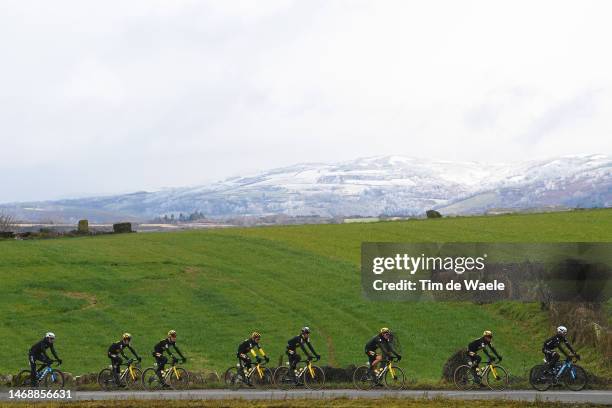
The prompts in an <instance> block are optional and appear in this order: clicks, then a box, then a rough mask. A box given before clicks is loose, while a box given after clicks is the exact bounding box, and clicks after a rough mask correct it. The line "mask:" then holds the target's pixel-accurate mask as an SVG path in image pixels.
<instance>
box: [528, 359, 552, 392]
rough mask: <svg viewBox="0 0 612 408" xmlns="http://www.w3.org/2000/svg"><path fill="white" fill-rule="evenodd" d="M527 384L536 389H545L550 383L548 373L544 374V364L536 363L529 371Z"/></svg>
mask: <svg viewBox="0 0 612 408" xmlns="http://www.w3.org/2000/svg"><path fill="white" fill-rule="evenodd" d="M529 384H531V386H532V387H533V388H534V389H535V390H537V391H546V390H547V389H549V388H550V386H551V385H552V383H551V377H550V375H547V374H546V366H545V365H544V364H538V365H536V366H533V367H532V368H531V370H530V371H529Z"/></svg>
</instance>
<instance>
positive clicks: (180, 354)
mask: <svg viewBox="0 0 612 408" xmlns="http://www.w3.org/2000/svg"><path fill="white" fill-rule="evenodd" d="M173 347H174V349H175V350H176V352H177V353H178V355H179V356H181V358H182V359H183V360H184V359H185V356H183V353H181V350H179V348H178V347H177V346H176V343H174V344H173ZM168 352H170V349H168ZM171 354H172V353H171ZM173 357H174V356H173Z"/></svg>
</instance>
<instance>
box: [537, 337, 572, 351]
mask: <svg viewBox="0 0 612 408" xmlns="http://www.w3.org/2000/svg"><path fill="white" fill-rule="evenodd" d="M561 343H563V344H564V345H565V346H566V347H567V348H568V349H569V351H571V352H572V353H574V349H573V348H572V345H571V344H570V342H569V341H567V338H566V337H565V336H561V335H558V334H555V335H554V336H552V337H551V338H549V339H547V340H546V341H545V342H544V346H543V347H542V349H544V350H549V351H550V350H554V349H556V348H558V347H559V346H560V345H561Z"/></svg>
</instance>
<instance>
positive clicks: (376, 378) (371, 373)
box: [353, 358, 406, 390]
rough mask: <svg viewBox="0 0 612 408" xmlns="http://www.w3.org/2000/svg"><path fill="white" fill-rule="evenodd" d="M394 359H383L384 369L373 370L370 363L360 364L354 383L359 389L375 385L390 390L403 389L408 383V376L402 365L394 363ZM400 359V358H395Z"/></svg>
mask: <svg viewBox="0 0 612 408" xmlns="http://www.w3.org/2000/svg"><path fill="white" fill-rule="evenodd" d="M393 361H394V359H393V358H388V359H386V360H384V361H381V362H380V364H383V368H382V369H380V368H379V369H377V370H373V369H372V368H371V367H370V363H367V364H365V365H362V366H359V367H357V368H356V369H355V371H354V372H353V384H354V385H355V388H357V389H358V390H369V389H372V388H374V387H375V386H384V387H385V388H388V389H390V390H401V389H402V388H404V385H405V383H406V376H405V374H404V370H403V369H402V368H401V367H398V366H396V365H395V364H393ZM395 361H399V359H397V358H396V359H395Z"/></svg>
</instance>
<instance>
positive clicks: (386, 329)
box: [380, 327, 391, 334]
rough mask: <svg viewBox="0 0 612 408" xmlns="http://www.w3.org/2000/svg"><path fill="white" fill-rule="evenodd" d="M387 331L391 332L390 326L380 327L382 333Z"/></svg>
mask: <svg viewBox="0 0 612 408" xmlns="http://www.w3.org/2000/svg"><path fill="white" fill-rule="evenodd" d="M385 333H391V330H389V328H388V327H383V328H382V329H380V334H385Z"/></svg>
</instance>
